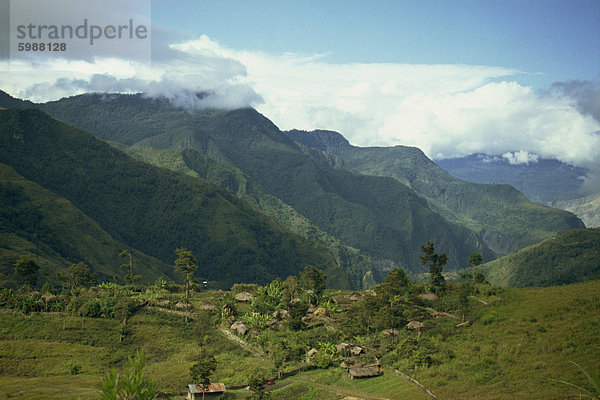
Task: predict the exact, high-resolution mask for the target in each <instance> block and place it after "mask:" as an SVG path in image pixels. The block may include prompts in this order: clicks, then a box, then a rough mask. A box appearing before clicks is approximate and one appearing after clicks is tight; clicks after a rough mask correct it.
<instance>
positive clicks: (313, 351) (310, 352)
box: [306, 347, 319, 358]
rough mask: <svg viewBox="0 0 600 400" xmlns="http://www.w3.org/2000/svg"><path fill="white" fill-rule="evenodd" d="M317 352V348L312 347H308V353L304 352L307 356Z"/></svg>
mask: <svg viewBox="0 0 600 400" xmlns="http://www.w3.org/2000/svg"><path fill="white" fill-rule="evenodd" d="M318 352H319V350H317V349H315V348H314V347H313V348H312V349H310V350H309V351H308V353H307V354H306V355H307V356H308V358H310V357H312V356H314V355H315V354H317V353H318Z"/></svg>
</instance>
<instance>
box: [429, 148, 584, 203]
mask: <svg viewBox="0 0 600 400" xmlns="http://www.w3.org/2000/svg"><path fill="white" fill-rule="evenodd" d="M436 163H437V164H438V165H439V166H440V167H442V168H443V169H445V170H446V171H448V172H450V173H451V174H452V175H454V176H456V177H458V178H460V179H464V180H466V181H469V182H475V183H506V184H509V185H512V186H514V187H515V188H517V189H518V190H519V191H521V192H522V193H523V194H524V195H525V196H527V198H528V199H530V200H531V201H535V202H538V203H542V204H549V203H551V202H553V201H560V200H570V199H574V198H577V197H581V196H582V193H583V178H584V177H585V176H586V175H587V174H588V172H589V171H588V170H587V169H586V168H579V167H574V166H572V165H569V164H566V163H563V162H561V161H558V160H551V159H543V158H542V159H537V160H535V161H532V162H523V163H513V164H511V163H510V162H509V160H508V159H507V158H505V157H502V156H499V155H487V154H472V155H470V156H467V157H461V158H451V159H444V160H437V161H436Z"/></svg>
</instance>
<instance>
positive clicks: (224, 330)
mask: <svg viewBox="0 0 600 400" xmlns="http://www.w3.org/2000/svg"><path fill="white" fill-rule="evenodd" d="M219 332H221V333H222V334H223V335H225V337H226V338H227V339H229V340H231V341H232V342H235V343H236V344H238V345H239V346H240V347H241V348H243V349H244V350H246V351H248V352H250V353H252V355H253V356H254V357H257V358H260V359H261V360H264V357H265V353H264V351H262V350H259V349H256V348H254V346H252V345H251V344H250V343H248V342H247V341H245V340H244V339H242V338H240V337H239V336H236V335H235V334H234V333H233V332H231V331H230V330H229V329H227V328H225V327H222V326H221V327H219Z"/></svg>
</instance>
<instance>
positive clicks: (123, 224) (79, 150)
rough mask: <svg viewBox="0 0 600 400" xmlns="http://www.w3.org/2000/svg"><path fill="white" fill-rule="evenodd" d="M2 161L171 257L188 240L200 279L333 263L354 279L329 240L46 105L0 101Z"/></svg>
mask: <svg viewBox="0 0 600 400" xmlns="http://www.w3.org/2000/svg"><path fill="white" fill-rule="evenodd" d="M0 163H4V164H6V165H8V166H10V167H11V168H13V169H14V170H15V171H16V172H17V173H18V174H19V175H21V176H23V177H24V178H25V179H27V180H30V181H33V182H35V183H37V184H38V185H40V186H42V187H44V188H45V189H47V190H49V191H51V192H53V193H55V194H56V195H58V196H60V197H64V198H66V199H67V200H69V201H70V202H71V203H72V204H73V205H74V206H75V207H77V208H78V209H79V210H81V211H82V212H83V213H84V214H85V215H86V216H87V217H89V218H90V219H92V220H94V221H96V222H97V223H98V225H99V226H100V227H101V228H102V229H103V230H104V231H106V232H107V233H108V234H109V235H110V236H112V237H113V238H114V239H115V240H117V241H119V242H122V243H123V244H125V245H127V246H129V247H131V248H134V249H137V250H139V251H142V252H144V253H146V254H148V255H152V256H154V257H156V258H158V259H159V260H160V261H162V262H163V263H165V265H167V264H168V265H172V262H173V260H174V258H175V255H174V250H175V249H176V248H178V247H186V248H188V249H190V250H192V251H193V253H194V255H195V256H196V257H197V259H198V265H199V269H198V272H197V276H199V277H202V278H204V279H210V280H214V281H218V282H221V283H222V284H223V285H225V286H228V285H230V284H231V283H233V282H259V283H260V282H265V281H268V280H270V279H273V277H276V276H280V277H286V276H288V275H290V274H295V273H297V272H298V271H300V270H302V269H303V268H304V267H305V266H306V265H307V264H312V265H317V266H319V267H320V268H322V269H324V270H326V271H327V273H328V276H329V278H330V284H331V285H332V286H338V287H347V286H349V281H348V277H347V275H346V273H345V272H344V271H343V270H342V269H341V268H340V267H339V265H338V264H337V263H336V262H335V259H334V257H333V256H332V255H331V253H330V252H329V251H328V250H327V249H325V248H324V247H323V246H321V245H318V244H315V243H313V242H310V241H307V240H305V239H303V238H301V237H299V236H297V235H295V234H292V233H291V232H290V231H288V230H287V229H285V228H283V227H282V226H281V225H279V224H278V223H276V222H275V221H274V220H273V219H272V218H270V217H268V216H266V215H265V214H263V213H261V212H259V211H258V210H257V209H256V208H254V207H252V206H251V205H249V204H248V203H246V202H244V201H242V200H240V199H238V198H237V197H235V196H233V195H231V194H229V193H228V192H226V191H224V190H222V189H219V188H217V187H216V186H214V185H213V184H211V183H209V182H206V181H204V180H200V179H197V178H192V177H188V176H185V175H182V174H179V173H175V172H171V171H167V170H164V169H160V168H156V167H152V166H150V165H148V164H144V163H141V162H139V161H136V160H134V159H132V158H130V157H129V156H127V155H125V154H124V153H122V152H121V151H119V150H117V149H114V148H113V147H111V146H109V145H108V144H106V143H104V142H102V141H100V140H98V139H96V138H94V137H93V136H91V135H89V134H87V133H85V132H83V131H81V130H79V129H76V128H74V127H72V126H70V125H67V124H64V123H61V122H58V121H56V120H54V119H52V118H50V117H49V116H48V115H46V114H45V113H43V112H41V111H38V110H17V109H12V110H5V111H0ZM65 223H69V221H65ZM65 258H66V257H65ZM74 261H75V260H74Z"/></svg>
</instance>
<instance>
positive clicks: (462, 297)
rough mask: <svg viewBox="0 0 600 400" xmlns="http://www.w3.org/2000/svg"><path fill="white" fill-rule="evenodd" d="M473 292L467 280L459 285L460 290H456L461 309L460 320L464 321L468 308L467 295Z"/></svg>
mask: <svg viewBox="0 0 600 400" xmlns="http://www.w3.org/2000/svg"><path fill="white" fill-rule="evenodd" d="M472 293H473V287H472V286H471V284H470V283H469V282H464V283H463V284H461V285H460V290H459V292H458V301H459V303H460V308H461V310H462V320H463V322H465V313H466V312H467V310H468V309H469V306H470V305H471V303H470V302H469V296H471V294H472Z"/></svg>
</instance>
